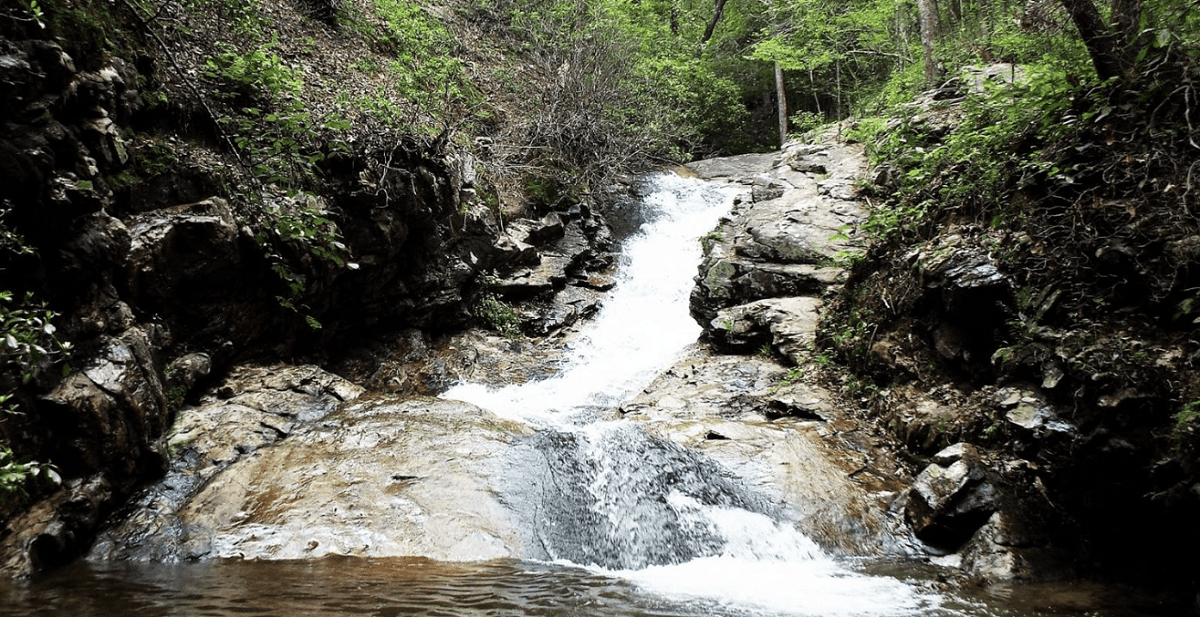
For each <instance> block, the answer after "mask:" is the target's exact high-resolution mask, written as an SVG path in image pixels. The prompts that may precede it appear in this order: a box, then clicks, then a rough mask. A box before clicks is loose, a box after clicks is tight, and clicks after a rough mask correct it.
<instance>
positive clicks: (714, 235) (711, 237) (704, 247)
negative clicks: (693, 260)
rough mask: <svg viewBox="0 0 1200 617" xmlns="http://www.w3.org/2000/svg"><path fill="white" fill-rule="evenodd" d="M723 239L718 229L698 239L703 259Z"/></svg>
mask: <svg viewBox="0 0 1200 617" xmlns="http://www.w3.org/2000/svg"><path fill="white" fill-rule="evenodd" d="M724 239H725V235H724V233H723V232H722V231H721V228H720V227H718V228H716V229H714V230H712V231H710V232H708V233H706V234H704V235H703V236H701V237H700V251H701V252H702V253H703V254H704V256H705V257H708V255H709V254H710V253H712V250H713V247H714V246H716V245H717V243H718V242H721V241H722V240H724Z"/></svg>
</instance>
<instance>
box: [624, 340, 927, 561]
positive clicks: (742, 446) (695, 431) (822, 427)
mask: <svg viewBox="0 0 1200 617" xmlns="http://www.w3.org/2000/svg"><path fill="white" fill-rule="evenodd" d="M785 373H786V370H785V369H784V368H782V367H780V366H779V364H778V363H776V362H775V361H774V360H771V359H768V358H764V357H761V356H733V355H714V354H712V353H710V352H708V351H706V350H704V349H694V350H692V351H690V352H689V353H688V355H687V356H686V357H685V358H684V359H682V360H680V361H679V362H678V363H677V364H675V366H673V367H672V368H671V369H670V370H668V371H667V372H666V373H664V374H663V375H662V376H660V377H659V378H658V379H657V380H655V381H654V382H653V383H652V384H650V385H649V386H648V387H647V388H646V389H645V391H644V392H643V393H642V394H641V395H639V396H637V397H635V398H634V399H633V400H632V401H630V402H628V403H626V404H625V405H623V406H622V408H621V412H622V415H623V417H624V418H625V419H627V420H633V421H636V422H638V424H639V425H641V426H642V427H643V428H644V429H645V430H646V431H648V432H650V433H651V434H654V435H657V436H659V437H661V438H663V439H666V440H669V441H671V442H674V443H676V444H679V445H682V446H685V447H688V448H692V449H695V450H698V451H699V452H701V453H703V454H704V455H705V456H707V457H709V458H711V459H713V460H714V461H717V462H719V463H720V464H721V465H722V466H724V467H725V468H726V469H729V470H731V471H732V472H733V473H734V474H736V475H737V476H738V477H740V478H743V479H744V481H745V482H746V483H747V485H748V486H749V487H751V488H753V489H755V490H756V491H760V492H762V493H763V494H765V495H767V496H768V499H769V500H770V503H771V504H773V507H776V508H779V509H780V510H782V511H787V512H789V513H790V516H791V517H792V518H794V519H795V520H797V521H798V523H797V526H798V527H799V528H800V529H801V530H802V531H803V532H804V533H805V534H806V535H808V536H809V537H811V538H812V539H813V540H814V541H816V542H818V543H819V544H821V545H822V546H823V547H824V548H826V549H827V550H831V551H834V552H838V553H845V554H852V555H884V554H891V555H895V554H907V553H910V552H913V551H915V547H914V546H912V545H911V544H910V543H909V541H908V539H907V538H908V534H907V532H906V531H905V530H904V529H903V528H902V526H901V524H900V522H899V521H898V520H897V519H896V518H895V517H894V516H892V515H891V514H890V510H891V508H892V506H893V504H894V502H895V500H896V498H897V496H898V495H899V491H900V490H901V489H902V488H903V486H904V485H905V484H904V481H905V480H906V479H907V478H906V476H905V474H904V472H903V471H902V468H901V466H900V465H898V464H897V463H896V461H894V460H893V459H892V458H891V456H890V455H889V454H888V453H887V452H886V451H883V450H879V449H877V448H876V447H874V446H873V445H872V444H871V443H870V442H868V441H866V440H863V439H861V438H860V437H861V435H862V433H861V432H859V431H856V430H855V428H854V423H853V422H852V421H851V420H850V419H849V418H846V417H845V416H844V415H843V414H841V413H840V412H839V411H838V409H837V406H836V405H835V404H834V403H833V396H832V395H831V394H830V393H829V392H828V391H825V390H824V389H822V388H820V387H819V386H814V385H810V384H805V383H803V382H798V383H794V384H788V385H783V386H780V382H781V380H782V379H783V377H784V374H785Z"/></svg>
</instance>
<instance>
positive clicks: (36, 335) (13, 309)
mask: <svg viewBox="0 0 1200 617" xmlns="http://www.w3.org/2000/svg"><path fill="white" fill-rule="evenodd" d="M55 317H56V315H55V313H54V312H53V311H51V310H50V309H49V308H47V307H46V304H45V302H39V301H36V300H34V297H33V294H32V293H27V294H25V295H24V296H23V297H22V298H21V299H20V300H16V299H15V297H14V294H13V292H11V291H7V290H0V365H3V366H6V367H11V368H14V369H16V370H17V371H19V372H20V373H21V378H22V380H23V381H25V382H28V381H29V380H30V379H32V378H33V373H34V371H35V370H36V368H37V366H38V364H39V363H41V362H42V361H43V360H47V359H50V358H53V357H55V356H58V355H61V354H63V353H65V352H66V351H68V350H69V349H70V348H71V344H70V343H69V342H67V341H60V340H59V339H58V337H57V336H56V335H55V332H56V330H55V328H54V324H52V323H51V321H53V319H54V318H55Z"/></svg>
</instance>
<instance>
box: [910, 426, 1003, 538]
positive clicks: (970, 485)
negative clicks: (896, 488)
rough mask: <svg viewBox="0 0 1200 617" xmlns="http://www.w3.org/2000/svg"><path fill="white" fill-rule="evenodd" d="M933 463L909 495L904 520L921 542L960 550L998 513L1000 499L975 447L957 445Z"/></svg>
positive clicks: (933, 459)
mask: <svg viewBox="0 0 1200 617" xmlns="http://www.w3.org/2000/svg"><path fill="white" fill-rule="evenodd" d="M931 460H932V464H930V465H929V466H928V467H926V468H925V469H924V470H923V471H922V472H921V473H920V474H919V475H918V476H917V479H916V481H915V482H914V483H913V486H912V488H911V489H909V491H908V495H907V499H908V500H907V503H906V504H905V510H904V513H905V519H906V520H907V521H908V523H909V525H910V526H911V527H912V529H913V532H914V533H916V535H917V537H918V538H920V539H921V540H923V541H925V542H927V543H929V544H930V545H932V546H934V547H936V548H940V549H944V550H950V551H953V550H957V549H958V547H960V546H962V544H963V543H964V542H966V541H967V540H968V539H970V538H971V536H972V535H974V533H975V531H976V530H977V529H979V527H980V526H982V525H983V524H984V523H985V522H986V521H987V520H988V518H989V517H990V516H991V515H992V513H993V512H995V511H996V509H997V507H998V506H997V500H998V497H999V495H998V492H997V490H996V488H995V486H994V485H993V484H992V483H991V482H990V481H989V480H988V477H987V470H986V467H985V466H984V464H983V462H982V460H981V458H980V454H979V451H978V450H977V449H976V448H975V447H974V446H972V445H970V444H967V443H957V444H954V445H952V446H950V447H948V448H945V449H943V450H941V451H940V452H938V453H937V454H935V455H934V456H933V458H932V459H931Z"/></svg>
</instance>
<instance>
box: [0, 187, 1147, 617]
mask: <svg viewBox="0 0 1200 617" xmlns="http://www.w3.org/2000/svg"><path fill="white" fill-rule="evenodd" d="M651 182H652V183H653V188H654V190H653V191H652V194H650V195H649V196H648V197H647V198H646V207H647V208H648V209H649V210H648V211H647V212H646V214H645V220H646V222H645V223H644V224H643V225H642V229H641V230H640V231H639V232H638V233H636V234H634V235H633V236H631V237H630V238H629V239H628V240H627V241H626V244H625V247H624V251H623V258H622V264H621V274H620V279H619V282H618V284H617V286H616V287H615V288H614V290H613V291H612V293H611V295H610V296H609V297H608V298H607V300H606V302H605V304H604V306H603V308H602V310H601V312H600V314H599V315H598V317H597V319H596V320H595V321H594V323H592V324H591V325H590V326H589V327H588V329H587V331H586V332H585V333H584V334H583V336H581V338H579V339H578V340H577V342H576V343H575V344H574V345H573V347H572V348H571V349H570V351H569V354H568V360H567V361H566V362H565V363H564V364H563V366H562V370H561V371H560V372H559V374H558V375H557V376H555V377H552V378H549V379H545V380H542V381H537V382H532V383H527V384H522V385H514V386H510V387H505V388H501V389H488V388H486V387H484V386H480V385H472V384H462V385H460V386H457V387H455V388H454V389H452V390H451V391H449V392H447V393H445V394H444V396H445V397H447V398H455V399H460V400H466V401H469V402H473V403H476V404H478V405H480V406H482V407H485V408H487V409H490V410H492V411H494V412H495V413H497V414H499V415H502V416H505V417H507V418H510V419H513V420H517V421H520V422H524V423H527V424H529V425H531V426H534V427H536V428H537V429H538V430H537V432H536V433H535V434H534V435H533V436H532V437H530V438H528V439H526V441H525V443H524V444H523V446H522V447H523V448H524V451H526V452H532V453H534V455H535V457H536V459H537V460H538V461H540V462H541V464H542V465H544V466H545V467H547V468H548V469H549V471H548V473H549V474H550V476H551V479H552V480H553V482H551V483H550V484H552V485H553V486H555V487H556V490H557V491H558V493H557V494H556V495H554V496H553V498H552V499H550V500H548V501H545V497H544V496H542V497H541V499H543V500H544V501H543V505H542V506H541V507H542V509H541V510H539V511H538V515H537V516H535V517H531V519H536V520H531V521H530V524H531V525H533V526H534V527H535V530H534V533H535V535H536V536H537V538H538V539H539V541H540V545H541V546H542V547H543V548H542V550H543V551H544V554H543V555H541V557H540V558H535V559H531V560H526V561H520V560H499V561H490V562H481V563H442V562H435V561H430V560H427V559H364V558H336V559H334V558H330V559H320V560H314V561H291V562H288V561H267V562H253V561H250V562H242V561H206V562H199V563H178V564H163V563H129V562H80V563H78V564H75V565H74V566H72V567H70V568H66V569H63V570H59V571H56V572H54V573H51V574H50V575H47V576H44V577H39V578H37V579H35V580H33V581H26V582H17V583H9V582H5V581H0V616H9V615H13V616H16V615H72V616H89V615H106V616H107V615H153V616H159V615H164V616H165V615H212V616H219V617H226V616H233V615H247V614H249V615H282V616H287V617H297V616H306V615H314V616H315V615H320V616H331V615H377V616H394V615H454V616H464V617H465V616H478V615H503V616H516V615H587V616H589V617H605V616H614V617H616V616H629V615H647V616H648V615H655V616H658V615H661V616H668V615H669V616H685V615H727V616H747V615H755V616H763V617H771V616H777V615H778V616H782V615H798V616H821V617H840V616H845V617H851V616H855V617H888V616H902V615H933V616H937V615H980V616H982V615H989V616H990V615H1005V616H1009V615H1011V616H1013V617H1016V616H1020V615H1079V614H1084V612H1083V609H1079V610H1075V609H1074V606H1075V605H1073V604H1072V603H1071V602H1072V600H1071V598H1074V596H1068V599H1067V600H1061V601H1059V602H1058V603H1057V604H1055V603H1053V602H1045V603H1040V602H1041V601H1042V600H1043V599H1045V598H1048V597H1050V596H1051V595H1052V594H1054V593H1062V591H1063V590H1062V589H1061V588H1056V589H1051V590H1049V591H1046V590H1043V591H1040V592H1035V593H1034V596H1033V597H1034V598H1035V599H1036V601H1035V602H1033V603H1029V602H1025V601H1017V600H1015V599H1014V598H1011V597H1010V598H996V597H989V598H985V599H984V600H983V601H980V600H964V599H962V598H958V597H952V596H948V595H945V594H942V593H936V592H934V591H932V590H933V589H934V586H933V583H932V582H931V580H930V579H931V578H932V575H930V574H929V573H928V571H927V570H924V569H922V567H921V566H919V565H918V564H912V563H902V564H901V565H899V566H897V567H894V568H892V566H891V564H879V563H875V564H868V563H855V562H851V561H847V560H845V559H841V560H839V559H835V558H833V557H831V556H830V555H828V554H826V553H825V552H824V551H823V550H821V548H820V547H818V546H817V545H816V544H815V543H813V542H812V541H811V540H810V539H809V538H807V537H805V536H804V535H803V534H801V533H800V532H799V531H797V530H796V528H795V525H794V521H791V520H788V519H787V517H786V516H785V515H784V514H783V513H782V512H780V511H779V509H778V507H777V506H775V505H773V504H772V503H771V501H770V500H769V499H766V498H764V496H763V495H759V494H757V493H755V491H754V490H751V489H749V488H747V487H746V486H745V485H746V483H745V482H744V481H743V480H742V479H741V478H738V477H737V476H735V475H734V474H732V473H730V472H728V471H727V470H725V469H723V468H721V467H720V466H719V465H717V464H716V463H714V462H712V461H711V460H708V459H707V458H705V457H704V456H703V455H701V454H698V453H696V452H692V451H689V450H687V449H684V448H682V447H680V446H677V445H675V444H672V443H668V442H664V441H662V440H660V439H657V438H654V437H651V436H649V435H647V434H645V433H644V432H642V431H641V430H640V429H639V428H638V427H637V425H636V424H635V423H633V422H626V421H619V420H612V419H611V417H612V414H611V413H603V412H605V411H611V410H612V409H613V408H614V407H616V406H617V405H619V404H620V403H621V402H622V401H624V400H626V399H627V398H628V397H630V396H631V395H634V394H636V393H637V392H639V391H640V390H641V389H642V388H644V387H645V386H646V385H647V384H648V383H649V382H650V381H651V380H652V379H653V378H654V377H655V376H656V374H658V373H659V372H661V371H662V370H664V369H666V368H667V367H669V366H670V365H671V364H672V362H673V361H674V360H675V359H676V358H678V357H679V356H680V354H681V353H682V351H683V350H684V348H685V347H687V346H688V345H690V344H691V343H693V342H694V341H695V340H696V337H697V335H698V334H699V332H700V330H699V328H698V327H697V326H696V324H695V323H694V322H693V320H692V319H691V318H690V317H689V315H688V308H687V303H688V294H689V292H690V289H691V286H692V277H693V276H694V274H695V272H696V264H697V261H698V260H699V258H700V255H699V252H700V246H699V243H698V241H697V239H698V238H699V237H700V236H701V235H702V234H704V233H706V232H707V231H708V230H710V229H712V228H713V227H714V226H715V224H716V223H717V221H718V219H719V218H720V217H721V216H723V215H724V214H726V213H727V212H728V210H729V208H730V206H731V203H732V200H733V197H734V193H733V191H732V190H731V189H729V188H722V187H721V186H720V185H716V184H710V183H704V182H701V181H698V180H689V179H682V178H678V177H675V176H661V177H657V178H655V179H652V180H651ZM519 449H520V448H514V450H519ZM497 490H500V491H504V490H508V489H506V488H505V487H498V489H497ZM513 495H516V496H517V497H520V493H519V491H518V492H512V491H510V492H509V496H510V497H512V496H513ZM921 581H924V582H921ZM1018 595H1020V597H1021V598H1024V597H1025V596H1024V595H1021V594H1018ZM1085 595H1086V594H1085ZM1093 595H1094V594H1093ZM1091 599H1094V598H1089V600H1091ZM1047 606H1058V607H1059V608H1047ZM1064 606H1065V607H1066V608H1062V607H1064ZM1080 606H1086V607H1087V611H1088V612H1087V613H1086V614H1088V615H1105V616H1109V615H1135V614H1138V615H1141V614H1149V613H1141V612H1125V611H1124V610H1119V609H1118V610H1112V611H1109V610H1104V611H1098V610H1096V605H1095V603H1094V602H1091V601H1089V602H1086V603H1082V604H1080Z"/></svg>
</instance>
